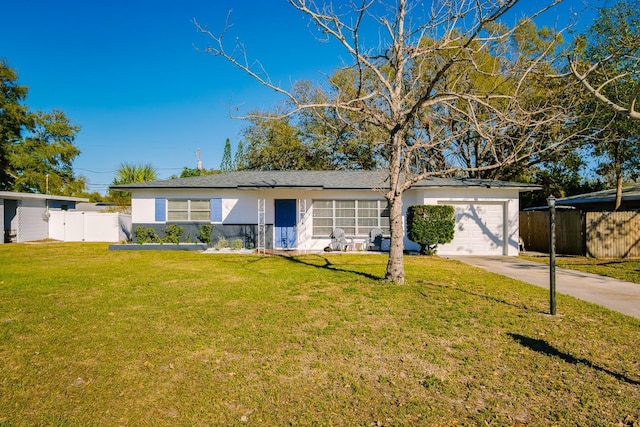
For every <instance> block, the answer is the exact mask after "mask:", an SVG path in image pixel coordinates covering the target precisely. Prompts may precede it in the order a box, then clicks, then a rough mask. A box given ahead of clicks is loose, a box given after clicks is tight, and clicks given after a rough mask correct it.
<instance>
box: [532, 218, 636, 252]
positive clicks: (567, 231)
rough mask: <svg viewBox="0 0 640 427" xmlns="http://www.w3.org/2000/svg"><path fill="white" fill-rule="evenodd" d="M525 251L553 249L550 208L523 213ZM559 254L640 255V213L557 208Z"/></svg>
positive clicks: (557, 245) (557, 246)
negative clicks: (550, 240) (550, 230)
mask: <svg viewBox="0 0 640 427" xmlns="http://www.w3.org/2000/svg"><path fill="white" fill-rule="evenodd" d="M520 237H521V238H522V240H523V242H524V247H525V250H528V251H535V252H545V253H548V252H549V211H543V212H520ZM556 253H558V254H563V255H587V256H590V257H594V258H640V212H581V211H566V210H558V211H556Z"/></svg>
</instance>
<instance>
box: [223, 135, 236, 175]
mask: <svg viewBox="0 0 640 427" xmlns="http://www.w3.org/2000/svg"><path fill="white" fill-rule="evenodd" d="M233 169H234V167H233V162H232V161H231V142H230V141H229V138H227V140H226V141H225V143H224V151H223V152H222V162H220V170H221V171H222V172H229V171H231V170H233Z"/></svg>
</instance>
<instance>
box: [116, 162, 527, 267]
mask: <svg viewBox="0 0 640 427" xmlns="http://www.w3.org/2000/svg"><path fill="white" fill-rule="evenodd" d="M385 186H386V187H387V188H388V184H386V185H385V176H384V174H382V173H380V172H375V171H353V172H345V171H239V172H227V173H222V174H218V175H207V176H198V177H190V178H179V179H172V180H166V181H154V182H145V183H136V184H124V185H118V186H113V187H112V188H114V189H117V190H124V191H130V192H131V195H132V200H131V207H132V222H133V228H134V229H135V228H136V227H138V226H141V227H151V228H153V229H155V230H156V231H157V232H158V234H159V235H162V230H163V228H165V227H166V226H167V225H168V224H179V225H180V226H182V227H183V228H184V235H183V239H184V238H185V236H189V239H190V240H191V241H195V239H196V237H197V234H198V229H199V227H200V226H201V225H202V224H212V225H213V226H214V235H213V236H214V237H213V243H215V242H216V241H217V239H218V238H220V237H225V238H226V239H227V240H229V241H231V240H234V239H238V238H239V239H242V240H243V241H244V244H245V246H246V247H257V248H259V249H260V248H263V247H264V248H265V249H296V250H299V251H321V250H323V248H325V247H327V246H328V245H329V244H330V243H331V237H330V235H331V233H332V232H333V230H334V229H335V228H342V229H343V230H344V231H345V234H346V236H347V238H349V239H350V240H351V241H353V243H354V245H353V248H360V247H363V246H362V245H363V244H364V243H365V242H366V240H367V238H368V236H369V232H370V231H371V230H372V229H374V228H380V229H381V230H383V233H384V235H386V236H388V235H389V218H388V215H389V214H388V208H387V201H386V200H385V198H384V197H383V195H382V194H383V191H384V190H382V191H381V190H380V189H381V188H384V187H385ZM537 189H539V187H537V186H533V185H527V184H519V183H511V182H503V181H491V180H474V179H437V178H434V179H428V180H424V181H421V182H419V183H417V184H415V185H413V186H412V187H411V189H410V190H408V191H406V192H405V195H404V211H405V212H406V207H407V206H409V205H412V204H445V205H453V206H454V208H455V216H456V228H455V237H454V239H453V241H452V242H451V243H448V244H445V245H440V246H439V247H438V254H441V255H448V254H470V255H517V254H518V210H519V193H520V192H522V191H532V190H537ZM405 231H406V230H405ZM404 243H405V249H408V250H418V249H419V245H417V244H415V243H414V242H411V241H409V240H408V239H407V238H406V237H405V242H404Z"/></svg>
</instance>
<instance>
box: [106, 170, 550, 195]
mask: <svg viewBox="0 0 640 427" xmlns="http://www.w3.org/2000/svg"><path fill="white" fill-rule="evenodd" d="M386 178H387V175H386V174H385V173H384V172H380V171H233V172H224V173H219V174H214V175H205V176H194V177H188V178H176V179H169V180H162V181H150V182H141V183H135V184H122V185H115V186H112V187H111V188H113V189H118V190H126V191H133V190H145V189H202V188H210V189H253V188H256V189H266V188H297V189H317V190H330V189H334V190H371V189H384V188H389V184H388V181H385V179H386ZM421 187H422V188H437V187H458V188H469V187H478V188H512V189H518V190H521V191H531V190H537V189H540V187H539V186H537V185H531V184H522V183H515V182H507V181H495V180H486V179H467V178H429V179H425V180H422V181H420V182H418V183H416V184H414V185H413V186H412V188H421Z"/></svg>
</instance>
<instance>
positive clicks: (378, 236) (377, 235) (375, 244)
mask: <svg viewBox="0 0 640 427" xmlns="http://www.w3.org/2000/svg"><path fill="white" fill-rule="evenodd" d="M381 246H382V230H380V229H379V228H374V229H373V230H371V231H370V232H369V238H368V239H367V242H366V244H365V249H366V250H368V251H379V250H380V248H381Z"/></svg>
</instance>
